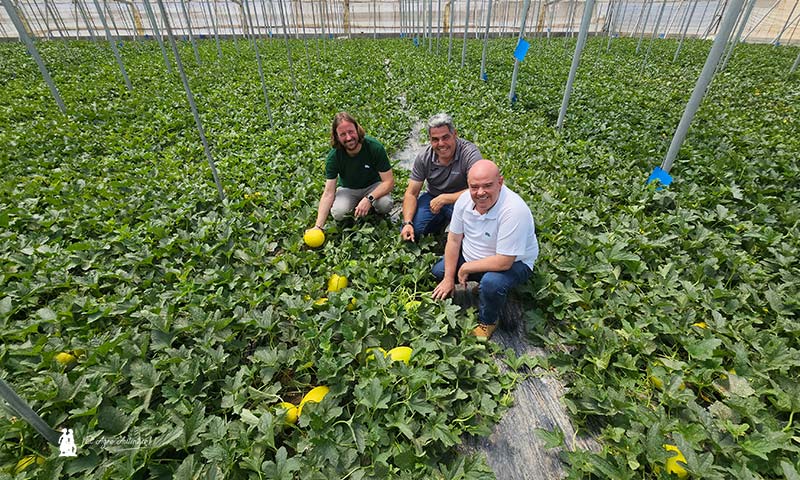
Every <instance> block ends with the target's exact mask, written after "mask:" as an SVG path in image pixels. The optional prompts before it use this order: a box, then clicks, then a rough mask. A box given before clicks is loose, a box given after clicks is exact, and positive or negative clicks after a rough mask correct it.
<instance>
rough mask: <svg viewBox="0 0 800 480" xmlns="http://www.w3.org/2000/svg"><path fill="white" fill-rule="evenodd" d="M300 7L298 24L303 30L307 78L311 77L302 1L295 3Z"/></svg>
mask: <svg viewBox="0 0 800 480" xmlns="http://www.w3.org/2000/svg"><path fill="white" fill-rule="evenodd" d="M297 4H298V5H299V6H300V24H301V28H302V29H303V48H304V49H305V51H306V66H307V67H308V76H309V77H310V76H311V56H310V55H309V54H308V36H307V35H306V15H305V13H303V2H302V0H301V1H299V2H297Z"/></svg>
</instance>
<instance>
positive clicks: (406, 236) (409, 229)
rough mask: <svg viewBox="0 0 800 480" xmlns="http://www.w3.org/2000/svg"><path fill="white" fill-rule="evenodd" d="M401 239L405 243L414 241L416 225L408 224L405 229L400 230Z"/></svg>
mask: <svg viewBox="0 0 800 480" xmlns="http://www.w3.org/2000/svg"><path fill="white" fill-rule="evenodd" d="M400 238H402V239H403V240H405V241H407V242H408V241H411V242H413V241H414V225H411V224H408V225H405V226H403V229H402V230H400Z"/></svg>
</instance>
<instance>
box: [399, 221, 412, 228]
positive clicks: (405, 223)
mask: <svg viewBox="0 0 800 480" xmlns="http://www.w3.org/2000/svg"><path fill="white" fill-rule="evenodd" d="M406 225H411V226H414V222H409V221H404V222H403V224H402V225H401V227H405V226H406Z"/></svg>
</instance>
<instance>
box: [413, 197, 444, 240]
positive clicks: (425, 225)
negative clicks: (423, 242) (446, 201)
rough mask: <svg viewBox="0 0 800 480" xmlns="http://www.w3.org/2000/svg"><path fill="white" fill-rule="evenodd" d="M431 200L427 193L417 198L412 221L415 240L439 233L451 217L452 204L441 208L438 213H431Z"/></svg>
mask: <svg viewBox="0 0 800 480" xmlns="http://www.w3.org/2000/svg"><path fill="white" fill-rule="evenodd" d="M432 199H433V195H431V194H430V193H428V192H425V193H423V194H422V195H420V196H419V197H418V198H417V212H416V213H415V214H414V220H413V223H414V236H415V238H419V237H422V236H423V235H428V234H431V233H439V232H441V231H443V230H444V228H445V227H446V226H447V224H448V223H450V217H452V216H453V204H450V205H445V206H443V207H442V208H441V209H440V210H439V213H433V212H431V200H432Z"/></svg>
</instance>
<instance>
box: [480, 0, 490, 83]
mask: <svg viewBox="0 0 800 480" xmlns="http://www.w3.org/2000/svg"><path fill="white" fill-rule="evenodd" d="M491 26H492V0H489V6H488V7H487V10H486V33H485V34H484V36H483V52H482V53H481V80H483V81H486V80H488V78H487V75H486V55H487V54H488V50H489V28H490V27H491Z"/></svg>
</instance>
